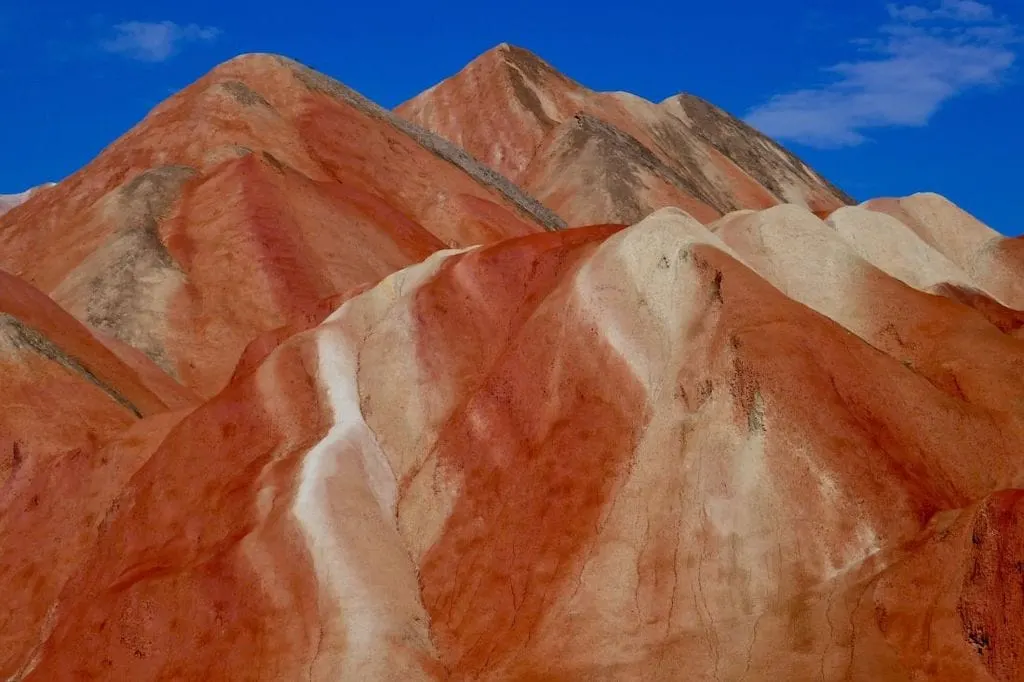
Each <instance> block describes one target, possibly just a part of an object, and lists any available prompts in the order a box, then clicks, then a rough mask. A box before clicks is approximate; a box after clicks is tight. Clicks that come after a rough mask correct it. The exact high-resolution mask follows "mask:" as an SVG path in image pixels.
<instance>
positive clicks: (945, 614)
mask: <svg viewBox="0 0 1024 682" xmlns="http://www.w3.org/2000/svg"><path fill="white" fill-rule="evenodd" d="M797 210H798V209H792V210H789V209H787V210H786V211H781V210H780V209H778V208H776V209H771V210H769V211H765V212H763V213H762V214H748V215H746V216H744V215H741V216H738V219H739V220H740V221H745V222H742V223H736V222H735V221H734V222H733V223H731V224H724V225H718V226H715V232H712V231H709V230H707V229H705V228H704V227H703V226H701V225H700V224H699V223H698V222H697V221H695V220H694V219H692V218H691V217H689V216H687V215H685V214H684V213H682V212H680V211H677V210H664V211H660V212H658V213H656V214H654V215H652V216H651V217H649V218H648V219H646V220H644V221H642V222H641V223H639V224H637V225H634V226H632V227H629V228H625V229H623V228H621V227H619V226H603V227H592V228H582V229H576V230H569V231H565V232H559V233H548V234H540V233H539V234H535V235H531V236H526V237H521V238H516V239H511V240H506V241H502V242H500V243H498V244H495V245H491V246H484V247H479V248H471V249H468V250H459V251H444V252H441V253H437V254H434V255H432V256H430V257H429V258H427V259H426V260H425V261H424V262H423V263H421V264H419V265H416V266H413V267H411V268H407V269H404V270H402V271H400V272H398V273H396V274H394V275H391V276H389V277H387V278H385V279H384V280H383V281H381V282H380V283H378V284H377V285H376V286H373V287H371V288H368V289H366V290H364V291H355V292H352V293H351V294H350V295H342V296H341V297H339V299H338V300H337V301H335V302H336V303H340V307H339V308H338V309H337V310H336V311H335V312H334V313H332V314H330V315H329V316H327V317H326V319H324V320H323V321H321V322H319V323H317V322H316V319H317V318H319V317H321V316H322V315H323V309H322V308H321V309H320V311H319V312H316V313H311V314H310V315H311V317H308V318H304V320H298V321H295V322H294V323H293V326H291V327H289V329H288V333H291V332H294V333H295V335H294V336H292V337H291V338H290V339H288V340H283V341H282V340H281V338H280V337H282V336H284V335H285V333H284V332H282V333H280V334H276V335H275V336H274V337H273V338H270V339H269V340H267V341H263V342H259V344H258V345H259V348H258V349H257V348H255V347H254V349H253V350H252V351H251V354H248V355H249V359H248V360H247V361H245V362H243V365H245V369H244V371H243V370H240V371H238V372H236V375H235V379H234V380H233V381H232V382H231V384H230V385H229V386H228V388H227V389H226V390H225V391H223V392H222V393H220V394H219V395H218V396H216V397H215V398H213V399H212V400H210V401H209V402H208V403H206V404H205V405H203V406H202V407H200V408H198V409H196V410H195V411H194V412H192V413H191V414H189V415H187V416H184V418H183V419H180V421H177V420H178V419H179V418H178V417H176V416H173V415H172V416H171V417H169V418H168V421H165V422H163V424H162V425H160V426H155V427H153V428H156V429H158V430H160V429H163V430H166V436H163V435H162V434H163V433H164V431H163V430H161V431H160V434H161V436H155V437H162V440H161V442H160V444H159V445H158V446H156V447H155V448H154V447H153V446H152V445H150V444H149V443H150V442H151V441H149V440H145V439H143V440H140V441H139V442H138V443H137V445H136V446H135V447H136V448H137V452H136V454H134V455H122V456H123V457H125V458H126V460H127V461H143V460H145V464H144V466H142V467H141V468H139V469H137V471H136V473H135V475H134V476H133V477H132V479H131V482H130V483H129V484H127V485H126V486H125V487H124V489H123V491H122V492H121V493H120V495H118V496H117V497H116V500H115V501H114V502H113V503H112V506H111V507H110V511H109V513H108V514H107V517H106V520H105V521H104V522H103V523H102V524H100V525H99V526H98V527H97V528H96V530H95V533H96V535H95V536H93V535H89V534H88V533H86V534H84V535H83V537H87V538H90V539H91V538H93V537H95V541H94V542H95V548H94V549H93V550H92V551H91V552H82V553H81V556H83V557H85V558H83V559H81V560H80V562H79V563H78V564H77V566H78V567H77V568H76V569H75V570H73V571H71V572H70V577H68V578H66V582H65V583H63V584H64V587H63V589H62V590H61V591H60V593H59V596H57V597H54V596H52V595H53V591H52V590H50V591H49V592H46V593H45V594H46V595H49V596H48V597H47V598H48V599H52V602H50V603H49V604H46V605H44V606H38V605H37V606H36V610H35V612H34V613H35V614H36V619H35V621H33V622H32V623H31V627H28V628H27V629H26V630H23V631H22V632H31V633H41V634H39V635H38V637H37V638H29V637H27V636H21V637H20V638H19V639H18V640H17V641H15V642H14V643H11V644H8V645H7V646H8V648H7V650H6V652H5V655H6V658H5V659H4V660H6V661H7V662H8V663H7V667H6V668H5V669H4V670H3V672H4V673H6V674H8V675H10V674H12V673H13V672H16V671H18V670H21V671H22V674H23V679H25V680H50V679H60V678H62V677H76V676H77V677H81V678H99V679H158V678H174V679H194V678H195V679H198V678H202V679H238V678H239V677H244V675H245V672H244V671H250V670H260V671H262V672H263V674H265V675H266V676H267V677H269V678H271V679H294V678H295V677H298V676H302V677H306V676H312V677H313V678H315V679H327V678H341V679H353V680H356V679H358V680H363V679H396V680H397V679H403V680H407V679H424V680H468V679H474V680H507V679H581V678H586V679H611V678H614V679H700V678H702V677H707V678H709V679H716V678H717V679H721V680H730V679H737V680H738V679H765V680H767V679H780V678H781V679H825V680H841V679H857V680H883V681H884V680H905V679H923V680H924V679H926V680H1011V679H1016V678H1017V677H1018V676H1019V673H1020V670H1021V668H1020V662H1019V660H1018V654H1017V652H1018V650H1019V644H1020V642H1019V641H1018V640H1019V638H1020V633H1021V632H1024V620H1022V618H1024V611H1022V610H1021V609H1019V608H1018V607H1017V606H1015V604H1016V602H1017V601H1019V598H1020V594H1019V592H1020V589H1019V588H1020V585H1019V582H1020V581H1019V576H1018V575H1017V572H1018V571H1017V567H1018V565H1019V564H1020V562H1021V561H1022V560H1024V554H1022V552H1024V545H1022V544H1021V542H1020V530H1019V529H1020V527H1021V525H1020V522H1021V520H1022V516H1021V510H1022V509H1024V507H1021V504H1020V500H1021V499H1022V497H1021V493H1019V492H1017V491H1014V490H1012V489H1013V488H1014V487H1015V486H1017V485H1019V484H1020V481H1021V479H1022V475H1024V462H1022V460H1021V459H1020V457H1019V455H1018V453H1019V448H1020V443H1021V441H1022V434H1024V432H1022V427H1024V424H1022V415H1024V413H1021V411H1020V410H1018V409H1016V408H1012V409H1008V408H1009V406H1010V405H1011V404H1017V403H1018V402H1019V400H1020V397H1021V392H1020V388H1021V387H1020V385H1019V382H1011V383H1008V384H1006V385H998V384H999V382H1000V381H1004V380H1005V378H1006V377H1007V376H1009V375H1008V374H1007V372H1008V371H1009V370H1010V368H1011V367H1014V366H1017V365H1019V363H1020V360H1021V353H1022V348H1021V347H1020V346H1019V343H1020V342H1019V341H1017V340H1015V339H1014V338H1013V337H1011V336H1007V335H1006V334H1004V332H1003V331H1001V330H1000V329H999V328H997V327H996V326H994V325H992V324H990V323H989V322H988V321H987V320H986V319H985V318H984V317H983V316H982V315H980V314H979V313H977V312H976V311H975V310H974V308H972V307H969V306H963V305H961V304H960V303H957V302H956V301H954V300H951V299H944V298H938V297H934V296H930V295H929V294H927V293H924V292H921V291H918V290H916V289H914V288H911V287H909V286H907V285H906V284H903V283H901V282H899V281H898V280H896V279H894V278H892V277H891V276H890V275H887V274H885V273H884V272H882V271H881V270H879V269H877V268H874V266H869V265H866V264H865V262H864V261H859V260H857V259H856V257H854V256H852V255H849V256H848V258H849V259H851V260H849V262H850V263H851V264H855V265H856V266H855V267H854V266H853V265H849V266H844V267H845V268H846V269H841V270H840V271H839V275H836V276H838V277H840V278H841V279H838V280H836V283H834V284H833V286H834V287H837V288H841V289H842V291H843V292H844V294H845V295H846V296H847V297H848V300H849V301H850V303H851V305H852V306H853V307H851V308H836V307H830V306H829V305H827V301H828V299H815V298H809V296H810V292H812V291H813V290H814V288H815V287H821V286H822V283H821V282H817V283H816V282H815V280H814V276H815V275H814V274H813V273H815V272H823V270H819V269H816V268H815V266H810V265H809V266H808V268H809V272H810V273H811V274H810V279H804V280H801V279H799V278H795V276H794V275H793V274H790V273H792V272H793V271H792V268H793V267H796V265H795V263H798V261H796V260H793V259H792V258H790V257H789V256H788V255H786V254H781V253H779V252H777V251H773V250H771V248H770V247H771V245H770V243H766V244H764V245H762V246H761V247H760V250H757V251H752V250H750V248H748V247H747V246H746V244H747V243H748V242H744V241H743V240H742V239H741V238H740V237H741V235H744V234H747V233H746V232H743V231H742V230H741V229H740V228H741V226H743V225H749V226H752V227H746V228H744V229H748V230H749V229H754V228H757V229H760V228H759V227H758V226H759V225H761V223H757V222H752V220H751V219H752V218H759V219H760V220H761V221H763V225H764V230H763V231H762V233H763V234H765V235H769V234H779V235H781V236H780V237H779V238H780V239H788V240H789V243H790V245H791V246H792V247H793V248H794V249H796V250H797V251H798V252H801V251H802V252H803V253H805V254H806V255H807V256H808V257H815V258H820V257H822V256H823V252H822V251H821V250H820V249H821V247H820V246H816V244H817V243H818V242H820V241H821V240H822V238H824V242H823V243H825V244H830V245H831V246H829V248H830V249H833V252H834V253H840V252H842V250H843V249H846V248H848V249H849V251H850V253H852V251H853V249H852V247H844V246H843V244H845V241H844V240H843V238H842V237H841V232H837V231H833V230H832V229H831V228H830V227H829V226H827V225H825V224H823V223H821V221H820V220H819V219H818V218H816V217H814V216H813V215H812V214H811V213H809V212H804V213H803V214H802V215H803V216H806V218H801V217H800V216H799V215H797V214H796V213H795V212H796V211H797ZM810 228H813V229H810ZM722 237H724V238H725V241H722ZM749 243H750V244H751V245H753V244H757V243H759V242H757V241H756V240H755V241H751V242H749ZM835 258H836V256H834V255H833V259H835ZM835 262H836V263H838V262H839V261H835ZM805 265H806V262H805ZM759 272H762V273H765V276H762V275H761V274H759ZM766 276H767V277H768V278H767V279H766ZM858 287H859V288H858ZM880 297H884V298H885V299H886V300H887V306H888V307H887V308H884V309H881V310H875V309H872V308H871V307H870V305H868V302H870V301H872V300H875V301H877V300H878V299H879V298H880ZM801 299H806V301H807V303H806V304H805V303H802V302H801ZM861 301H864V304H863V305H864V306H865V307H863V308H859V307H858V306H861V305H862V303H861ZM809 306H810V307H809ZM873 310H874V312H873ZM890 310H891V311H892V313H891V314H892V317H888V315H890V313H889V312H887V311H890ZM850 311H853V312H850ZM910 313H913V315H914V316H911V317H907V318H906V319H905V320H899V317H900V316H905V315H908V314H910ZM862 315H875V316H876V317H875V318H872V319H874V321H873V322H871V323H868V324H865V323H864V322H863V321H862V320H863V319H865V318H863V317H861V316H862ZM951 316H952V317H951ZM887 324H897V331H898V332H899V333H900V334H907V336H908V338H906V339H905V344H904V346H900V345H899V344H894V345H890V346H886V345H885V344H883V343H882V339H883V337H882V336H873V335H872V334H875V333H878V334H883V335H884V333H885V332H883V331H877V332H876V330H878V329H879V328H884V327H885V326H886V325H887ZM311 325H312V326H311ZM899 325H903V326H902V327H901V326H899ZM307 328H308V329H307ZM303 329H307V330H306V331H302V330H303ZM873 344H881V349H880V348H879V347H876V346H875V345H873ZM919 344H920V345H919ZM918 345H919V350H915V349H914V348H913V347H914V346H918ZM901 349H902V350H901ZM950 349H955V353H950ZM901 353H909V355H901ZM915 353H919V355H915ZM944 353H945V354H946V355H943V354H944ZM906 357H910V358H913V359H914V360H913V362H912V363H911V364H910V365H909V366H908V365H907V364H906V363H905V362H904V359H905V358H906ZM929 357H930V358H933V360H934V362H935V363H942V362H952V361H954V360H959V362H960V363H961V365H960V369H953V370H952V371H953V372H954V373H956V376H957V381H960V382H962V384H961V385H963V383H966V381H967V379H970V380H971V381H973V382H974V384H973V385H972V387H971V388H968V389H965V390H962V391H959V392H957V391H954V390H950V388H949V387H947V386H945V385H943V384H942V382H941V381H940V380H939V379H938V378H937V376H938V375H936V374H935V372H936V371H938V370H937V369H933V368H930V367H917V366H916V363H917V362H918V361H921V362H924V360H926V359H927V358H929ZM968 367H973V368H975V370H974V372H975V373H974V374H971V373H970V371H969V370H968V369H967V368H968ZM986 382H987V384H986ZM171 422H174V423H171ZM143 423H145V422H143ZM112 447H114V446H112ZM116 447H126V445H117V446H116ZM3 556H5V557H8V556H11V554H10V553H8V552H5V553H4V554H3ZM62 576H63V574H62V575H61V576H60V577H61V578H62V579H64V578H63V577H62ZM57 582H59V581H57ZM46 614H49V616H48V617H47V616H46ZM40 620H42V621H43V622H41V623H40V622H39V621H40ZM15 644H17V646H15Z"/></svg>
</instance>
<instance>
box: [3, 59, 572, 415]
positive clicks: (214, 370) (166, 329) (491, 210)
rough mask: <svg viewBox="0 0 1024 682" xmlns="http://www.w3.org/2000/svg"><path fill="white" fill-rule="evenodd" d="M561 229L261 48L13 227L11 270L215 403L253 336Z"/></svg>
mask: <svg viewBox="0 0 1024 682" xmlns="http://www.w3.org/2000/svg"><path fill="white" fill-rule="evenodd" d="M562 225H563V223H562V222H561V221H560V220H558V219H557V218H556V217H555V216H554V215H552V214H550V213H549V212H548V211H546V210H545V209H543V208H542V207H541V206H540V205H539V204H537V203H536V202H535V201H533V200H532V199H530V198H529V197H527V196H526V195H524V194H523V193H522V192H521V191H520V190H519V189H518V188H516V187H515V186H513V185H511V183H509V182H508V181H507V180H505V179H504V178H501V177H499V176H497V175H496V174H494V173H493V172H492V171H490V170H488V169H486V168H483V167H481V166H480V165H479V164H478V163H476V162H475V161H473V160H472V159H470V158H469V157H468V156H467V155H466V154H465V153H464V152H463V151H462V150H460V149H457V148H454V147H452V146H451V145H449V144H447V143H445V142H444V141H443V140H440V139H439V138H436V137H435V136H432V135H430V134H429V133H427V132H426V131H423V130H420V129H418V128H416V127H415V126H413V125H411V124H409V123H407V122H405V121H402V120H400V119H397V118H396V117H394V116H393V115H391V114H390V113H388V112H386V111H385V110H383V109H381V108H380V107H378V106H376V105H375V104H372V103H370V102H368V101H366V100H364V99H363V98H361V97H360V96H359V95H358V94H356V93H354V92H352V91H351V90H348V89H347V88H345V87H344V86H342V85H341V84H339V83H336V82H334V81H331V80H330V79H328V78H327V77H325V76H322V75H320V74H316V73H315V72H313V71H311V70H309V69H306V68H305V67H303V66H300V65H298V64H296V63H294V62H291V61H288V60H285V59H283V58H279V57H273V56H269V55H248V56H243V57H239V58H237V59H234V60H232V61H230V62H228V63H226V64H224V65H222V66H220V67H218V68H217V69H215V70H214V71H213V72H211V73H210V74H209V75H207V76H205V77H204V78H202V79H200V80H199V81H198V82H197V83H195V84H193V85H192V86H190V87H188V88H186V89H185V90H183V91H182V92H181V93H179V94H177V95H175V96H174V97H172V98H171V99H169V100H168V101H166V102H164V103H163V104H162V105H160V106H159V107H157V108H156V109H155V110H154V111H153V112H152V113H151V114H150V115H149V116H148V117H147V118H146V119H145V120H144V121H143V122H142V123H140V124H139V125H138V126H137V127H136V128H134V129H133V130H132V131H130V132H129V133H127V134H126V135H125V136H124V137H122V138H121V139H120V140H118V141H117V142H115V143H114V144H112V145H111V146H110V147H109V148H107V149H106V150H105V151H104V152H103V153H102V154H101V155H100V156H99V157H98V158H97V159H96V160H95V161H93V162H92V163H91V164H89V165H88V166H87V167H85V168H84V169H82V170H81V171H80V172H78V173H76V174H75V175H73V176H71V177H70V178H68V179H67V180H65V181H64V182H62V183H60V185H58V186H57V187H54V188H52V189H49V190H47V191H45V192H40V193H38V194H37V195H35V196H33V197H32V198H31V200H30V201H28V202H27V203H26V204H24V205H23V206H21V207H20V208H19V210H17V211H15V212H12V213H10V214H7V215H6V216H4V217H2V218H0V246H2V248H0V266H2V267H5V268H6V269H8V270H9V271H11V272H13V273H14V274H16V275H19V276H20V277H22V278H24V279H25V280H27V281H28V282H30V283H31V284H34V285H35V286H37V287H39V288H41V289H42V290H44V291H46V292H48V293H50V294H51V295H52V296H53V298H54V299H55V300H56V301H57V302H58V303H59V304H61V305H62V306H64V307H65V308H66V309H68V310H69V311H70V312H71V313H73V314H74V315H75V316H76V317H78V318H79V319H81V320H83V321H85V322H87V323H88V324H89V325H90V326H92V327H93V328H95V329H98V330H100V331H102V332H104V333H106V334H109V335H110V336H113V337H115V338H117V339H119V340H121V341H123V342H124V343H127V344H129V345H131V346H133V347H135V348H137V349H139V350H141V351H143V352H144V353H145V354H146V355H148V356H149V357H150V358H151V359H152V360H153V361H155V362H156V363H157V364H158V365H160V367H162V368H163V369H164V370H165V371H166V372H167V373H169V374H170V375H171V376H173V377H175V378H176V379H178V380H180V381H181V382H182V383H184V384H185V385H187V386H189V387H190V388H193V389H195V390H197V391H199V392H200V393H201V394H203V395H206V396H209V395H212V394H213V393H215V392H216V391H217V390H219V389H220V388H221V387H222V386H223V385H224V384H225V382H226V381H227V380H228V378H229V377H230V375H231V369H232V367H233V366H234V364H235V362H236V361H237V359H238V356H239V353H240V352H241V351H242V349H243V348H244V346H245V344H246V343H248V342H249V341H250V340H251V339H252V338H253V337H254V336H256V335H257V334H259V333H261V332H264V331H267V330H269V329H272V328H275V327H278V326H280V325H282V324H284V323H285V321H286V320H287V319H290V318H292V317H294V316H296V315H298V314H301V313H302V312H303V311H305V310H307V309H308V308H310V307H311V306H313V307H315V306H316V302H317V301H319V300H321V299H323V298H325V297H328V296H331V295H333V294H335V293H338V292H340V291H344V290H346V289H350V288H352V287H354V286H358V285H360V284H363V283H364V282H367V281H375V280H377V279H380V278H381V277H383V276H385V275H387V274H390V273H391V272H393V271H395V270H396V269H398V268H400V267H404V266H406V265H410V264H412V263H415V262H417V261H419V260H422V259H423V258H424V257H426V256H427V255H429V254H430V253H432V252H433V251H435V250H437V249H439V248H442V247H445V246H469V245H472V244H477V243H481V242H486V241H494V240H496V239H501V238H506V237H511V236H516V235H522V234H530V233H533V232H539V231H543V230H544V229H554V228H558V227H561V226H562ZM213 338H216V339H217V342H216V343H209V341H210V339H213Z"/></svg>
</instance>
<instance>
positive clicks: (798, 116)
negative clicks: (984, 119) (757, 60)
mask: <svg viewBox="0 0 1024 682" xmlns="http://www.w3.org/2000/svg"><path fill="white" fill-rule="evenodd" d="M888 11H889V17H890V21H889V22H888V23H886V24H883V25H882V26H880V27H879V29H878V35H877V36H876V37H875V38H871V39H860V40H856V41H854V44H856V45H859V46H860V48H861V51H862V52H863V53H864V54H865V57H864V58H863V59H860V60H855V61H848V62H842V63H840V64H835V65H833V66H830V67H828V68H826V69H825V72H826V73H828V74H830V75H831V76H832V79H831V82H830V83H828V84H826V85H823V86H821V87H815V88H806V89H802V90H796V91H793V92H787V93H783V94H780V95H776V96H775V97H772V98H771V99H770V100H768V101H767V102H765V103H764V104H761V105H760V106H757V107H755V108H754V109H752V110H751V111H750V112H749V113H748V114H747V117H746V120H747V122H748V123H750V124H751V125H752V126H754V127H755V128H758V129H759V130H761V131H762V132H764V133H765V134H767V135H771V136H773V137H777V138H780V139H784V140H792V141H796V142H801V143H804V144H807V145H811V146H815V147H820V148H835V147H848V146H853V145H857V144H860V143H862V142H864V141H865V140H866V139H867V138H866V136H865V134H864V131H866V130H869V129H872V128H883V127H892V126H923V125H926V124H927V123H928V121H929V120H930V119H931V117H932V115H933V114H934V113H935V112H936V111H937V110H938V109H939V107H941V106H942V104H943V103H944V102H946V101H948V100H949V99H951V98H953V97H956V96H957V95H959V94H960V93H962V92H964V91H966V90H969V89H971V88H975V87H980V86H997V85H999V84H1000V83H1001V82H1002V81H1003V79H1004V77H1005V75H1006V73H1007V71H1008V69H1009V68H1010V67H1011V66H1012V65H1013V63H1014V60H1015V59H1016V54H1015V52H1014V49H1013V46H1014V45H1015V44H1016V43H1017V42H1018V32H1017V29H1016V27H1015V26H1013V25H1011V24H1009V23H1008V22H1007V21H1006V20H1004V19H1001V18H999V17H997V16H996V14H995V12H994V11H993V10H992V8H991V7H990V6H988V5H984V4H981V3H980V2H975V1H974V0H942V1H941V2H938V3H933V6H932V7H930V8H929V7H922V6H920V5H889V6H888Z"/></svg>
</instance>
